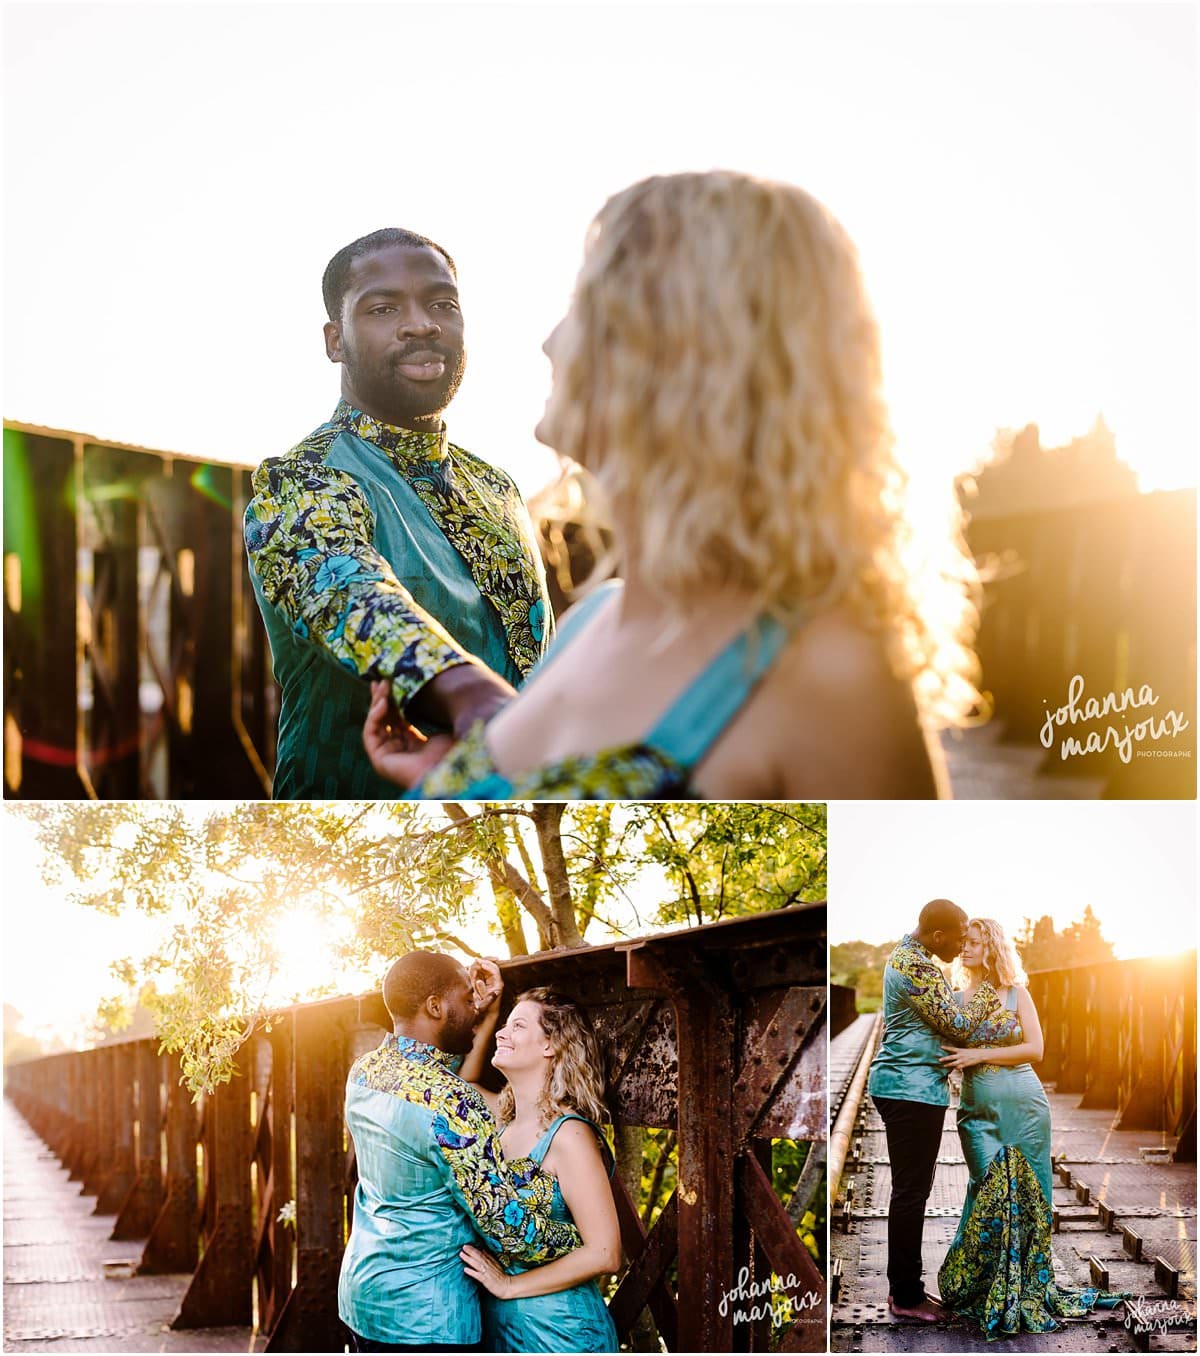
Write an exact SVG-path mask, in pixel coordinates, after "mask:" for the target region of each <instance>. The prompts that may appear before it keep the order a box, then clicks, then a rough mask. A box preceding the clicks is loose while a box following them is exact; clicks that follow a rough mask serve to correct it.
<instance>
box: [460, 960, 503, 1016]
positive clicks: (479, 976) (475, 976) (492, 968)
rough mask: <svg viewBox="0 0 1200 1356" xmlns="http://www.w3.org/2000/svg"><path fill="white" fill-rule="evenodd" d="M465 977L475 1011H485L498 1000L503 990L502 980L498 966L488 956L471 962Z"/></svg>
mask: <svg viewBox="0 0 1200 1356" xmlns="http://www.w3.org/2000/svg"><path fill="white" fill-rule="evenodd" d="M467 979H468V980H469V981H470V984H471V991H472V994H473V996H474V1001H475V1011H476V1012H480V1013H485V1012H489V1011H491V1009H492V1008H493V1007H494V1006H495V1005H496V1004H497V1003H499V1001H500V995H501V994H502V993H503V992H504V980H503V978H502V977H501V975H500V966H499V965H498V964H497V962H496V961H494V960H492V958H491V957H490V956H483V957H481V958H480V959H479V960H474V961H472V962H471V968H470V969H469V970H468V971H467Z"/></svg>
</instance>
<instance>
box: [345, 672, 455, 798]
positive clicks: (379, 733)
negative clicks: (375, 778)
mask: <svg viewBox="0 0 1200 1356" xmlns="http://www.w3.org/2000/svg"><path fill="white" fill-rule="evenodd" d="M453 746H454V740H453V739H452V738H451V737H450V736H449V735H433V736H432V737H431V738H429V739H426V738H425V736H424V735H423V734H422V733H421V732H420V730H416V729H414V728H413V727H412V726H411V725H409V724H408V723H407V722H406V721H405V720H404V718H403V717H402V716H401V715H400V714H399V712H398V711H397V710H396V707H395V704H394V703H393V702H392V698H391V687H390V684H388V683H387V682H379V683H372V684H371V709H370V710H369V711H368V712H367V719H366V723H365V724H364V725H363V748H364V749H366V751H367V757H368V758H369V759H370V760H371V766H372V767H373V768H374V769H375V771H376V772H378V773H379V775H380V776H381V777H386V778H387V780H388V781H390V782H395V783H396V785H397V786H403V787H404V788H405V789H407V788H408V787H410V786H416V785H417V783H418V782H419V781H420V780H421V778H422V777H424V776H425V774H426V773H427V772H428V771H429V769H430V768H431V767H434V766H435V765H436V764H438V763H440V762H441V761H442V759H443V758H444V757H445V756H446V754H447V752H448V751H449V750H450V749H451V748H452V747H453Z"/></svg>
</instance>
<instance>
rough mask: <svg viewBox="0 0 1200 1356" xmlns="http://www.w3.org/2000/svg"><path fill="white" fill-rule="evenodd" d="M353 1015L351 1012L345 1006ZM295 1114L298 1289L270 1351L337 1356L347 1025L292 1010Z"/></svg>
mask: <svg viewBox="0 0 1200 1356" xmlns="http://www.w3.org/2000/svg"><path fill="white" fill-rule="evenodd" d="M341 1007H342V1011H343V1012H346V1011H347V1005H346V1004H345V1003H343V1004H342V1005H341ZM292 1017H293V1028H292V1039H293V1070H294V1072H293V1079H294V1087H295V1094H294V1095H295V1107H296V1285H295V1288H294V1289H293V1290H292V1292H291V1294H290V1295H289V1296H288V1298H287V1302H286V1304H285V1305H284V1307H283V1311H282V1312H281V1314H280V1316H279V1321H278V1322H277V1323H276V1325H275V1329H274V1331H273V1332H272V1334H271V1340H270V1343H269V1345H268V1350H270V1351H313V1350H317V1351H333V1350H340V1349H341V1346H342V1343H343V1342H344V1340H345V1339H344V1335H343V1329H342V1327H341V1322H340V1320H339V1318H338V1313H337V1286H338V1275H339V1272H340V1270H341V1264H342V1252H343V1251H344V1249H345V1243H346V1239H345V1227H346V1226H345V1218H346V1205H345V1202H346V1195H345V1192H346V1185H345V1131H344V1128H343V1110H344V1102H345V1091H346V1074H347V1072H348V1068H349V1064H348V1061H347V1059H346V1054H347V1051H346V1039H345V1025H344V1021H333V1022H331V1021H329V1020H327V1019H326V1018H325V1015H324V1014H322V1013H320V1012H318V1011H313V1010H312V1009H310V1008H307V1007H299V1008H293V1009H292Z"/></svg>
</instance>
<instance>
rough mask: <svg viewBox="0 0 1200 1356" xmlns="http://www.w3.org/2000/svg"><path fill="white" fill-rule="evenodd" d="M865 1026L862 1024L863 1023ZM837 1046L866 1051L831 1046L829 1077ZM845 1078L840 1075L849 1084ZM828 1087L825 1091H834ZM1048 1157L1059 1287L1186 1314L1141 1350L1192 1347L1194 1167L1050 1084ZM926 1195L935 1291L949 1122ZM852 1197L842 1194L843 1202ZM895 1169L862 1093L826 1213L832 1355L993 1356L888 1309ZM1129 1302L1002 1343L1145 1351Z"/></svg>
mask: <svg viewBox="0 0 1200 1356" xmlns="http://www.w3.org/2000/svg"><path fill="white" fill-rule="evenodd" d="M860 1021H861V1019H860ZM843 1038H845V1039H847V1040H849V1041H856V1042H857V1043H858V1044H859V1046H860V1047H861V1044H862V1042H861V1034H860V1033H856V1032H855V1030H854V1028H853V1027H851V1028H848V1030H847V1031H846V1032H845V1033H843V1034H842V1036H839V1037H837V1038H835V1039H834V1040H833V1041H832V1042H831V1049H830V1069H831V1073H832V1071H833V1070H834V1069H837V1068H839V1066H840V1065H842V1064H845V1063H846V1062H847V1061H846V1060H845V1059H843V1058H841V1057H840V1056H839V1053H838V1051H837V1049H836V1048H835V1047H836V1046H837V1044H838V1042H839V1041H840V1040H842V1039H843ZM847 1081H848V1080H847ZM831 1091H832V1090H831ZM1047 1092H1048V1093H1049V1097H1050V1114H1051V1123H1052V1127H1053V1129H1052V1143H1051V1151H1052V1153H1053V1155H1054V1160H1055V1168H1056V1175H1055V1186H1054V1213H1055V1220H1056V1227H1057V1232H1056V1234H1055V1237H1054V1256H1055V1267H1056V1272H1057V1276H1058V1279H1059V1282H1060V1284H1063V1285H1066V1286H1070V1287H1073V1288H1076V1287H1077V1288H1082V1287H1085V1286H1087V1285H1089V1284H1101V1285H1105V1286H1106V1288H1108V1289H1111V1290H1122V1291H1130V1292H1132V1293H1133V1294H1134V1295H1135V1296H1138V1297H1143V1298H1144V1299H1145V1300H1146V1301H1148V1302H1149V1303H1157V1304H1163V1303H1165V1302H1166V1301H1168V1300H1171V1301H1173V1304H1172V1305H1171V1306H1169V1307H1170V1308H1171V1309H1172V1310H1173V1311H1174V1312H1175V1313H1177V1314H1178V1313H1180V1312H1182V1311H1186V1310H1189V1309H1190V1312H1191V1315H1192V1323H1191V1328H1190V1331H1175V1332H1168V1333H1165V1334H1161V1333H1155V1334H1153V1335H1152V1336H1151V1337H1150V1339H1149V1343H1150V1346H1149V1349H1152V1350H1155V1351H1195V1350H1196V1330H1195V1303H1196V1165H1195V1164H1194V1163H1174V1162H1171V1161H1169V1157H1170V1153H1171V1151H1172V1150H1173V1148H1174V1144H1175V1141H1174V1139H1173V1137H1171V1136H1169V1135H1164V1134H1162V1133H1161V1132H1159V1131H1146V1130H1143V1131H1136V1130H1132V1131H1131V1130H1116V1129H1115V1128H1114V1122H1115V1120H1116V1116H1115V1114H1114V1112H1113V1111H1112V1110H1111V1109H1102V1110H1088V1109H1084V1108H1081V1107H1080V1106H1079V1105H1078V1103H1079V1096H1078V1094H1075V1093H1071V1094H1059V1093H1055V1092H1054V1090H1053V1087H1052V1086H1048V1087H1047ZM945 1127H946V1128H945V1131H944V1133H943V1137H942V1145H941V1149H940V1152H939V1156H938V1168H937V1175H936V1177H935V1179H934V1187H933V1192H932V1194H931V1196H930V1198H929V1201H928V1203H927V1205H926V1214H925V1219H926V1224H925V1235H924V1249H923V1260H924V1270H925V1278H926V1284H928V1285H929V1286H930V1288H931V1289H933V1290H934V1291H935V1293H936V1289H937V1271H938V1266H939V1264H940V1263H941V1260H942V1258H943V1256H944V1255H945V1252H946V1249H947V1248H948V1247H949V1245H950V1242H951V1241H952V1239H953V1237H954V1233H955V1230H956V1229H957V1226H958V1219H959V1214H960V1211H961V1207H962V1201H963V1197H964V1193H965V1191H966V1186H967V1168H966V1163H965V1162H964V1160H963V1156H962V1150H961V1148H960V1146H959V1142H958V1135H957V1133H956V1131H955V1125H954V1113H953V1108H952V1109H951V1110H950V1111H948V1112H947V1114H946V1122H945ZM847 1193H848V1199H847ZM890 1196H891V1170H890V1168H889V1166H888V1161H887V1145H886V1141H885V1137H884V1130H883V1123H882V1121H881V1120H880V1119H879V1115H878V1113H877V1112H876V1110H875V1108H874V1106H873V1105H872V1104H871V1102H870V1099H869V1098H866V1097H864V1099H863V1102H862V1104H861V1107H860V1110H859V1116H858V1120H857V1123H856V1126H855V1131H854V1141H853V1146H852V1150H851V1156H850V1158H849V1159H848V1160H847V1163H846V1167H845V1171H844V1173H843V1175H842V1186H841V1191H840V1193H839V1200H838V1202H837V1203H836V1205H835V1208H834V1210H833V1211H832V1212H831V1233H830V1260H831V1271H832V1274H833V1281H832V1284H833V1286H834V1292H833V1294H832V1295H831V1297H830V1298H831V1323H830V1334H831V1347H832V1350H834V1351H950V1352H970V1351H983V1350H992V1351H995V1350H996V1345H995V1343H988V1342H986V1341H985V1340H984V1339H983V1337H982V1335H981V1334H974V1333H972V1332H971V1331H970V1330H969V1329H967V1328H966V1327H965V1326H964V1325H961V1324H944V1325H943V1324H939V1325H935V1326H931V1327H922V1326H912V1325H908V1324H903V1325H902V1324H897V1323H896V1322H895V1321H894V1320H893V1319H892V1318H891V1316H890V1314H889V1313H888V1310H887V1293H888V1292H887V1274H886V1271H887V1208H888V1201H889V1199H890ZM1126 1317H1127V1311H1126V1309H1125V1307H1124V1306H1120V1307H1118V1308H1117V1309H1115V1310H1110V1311H1107V1312H1099V1313H1097V1314H1096V1315H1095V1316H1093V1317H1090V1318H1087V1319H1080V1320H1076V1321H1073V1322H1069V1323H1067V1324H1065V1325H1064V1326H1063V1327H1062V1328H1061V1329H1060V1330H1059V1331H1058V1332H1055V1333H1049V1334H1038V1335H1033V1334H1023V1335H1022V1336H1020V1337H1016V1338H1009V1339H1006V1340H1005V1343H1004V1346H1005V1350H1012V1351H1040V1352H1052V1351H1092V1352H1095V1351H1110V1352H1117V1351H1132V1350H1138V1349H1140V1350H1146V1349H1148V1348H1147V1346H1146V1342H1145V1338H1144V1337H1143V1338H1141V1339H1137V1340H1135V1337H1134V1335H1133V1332H1132V1330H1131V1328H1130V1327H1127V1326H1126Z"/></svg>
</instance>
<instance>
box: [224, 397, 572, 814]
mask: <svg viewBox="0 0 1200 1356" xmlns="http://www.w3.org/2000/svg"><path fill="white" fill-rule="evenodd" d="M253 487H254V497H253V499H252V500H251V501H250V504H249V506H248V507H247V509H246V520H245V537H246V549H247V553H248V556H249V561H250V575H251V579H252V581H253V584H254V589H255V593H256V594H257V597H258V603H259V607H260V609H261V611H262V614H263V620H264V622H265V624H266V628H267V634H268V636H269V638H270V642H271V653H272V657H273V659H274V664H275V676H276V678H277V679H278V680H279V684H280V687H281V688H282V694H283V695H282V708H281V710H280V716H279V741H278V755H277V767H276V776H275V787H274V793H275V795H276V796H277V797H279V798H308V797H314V798H332V797H340V798H359V799H362V798H371V799H374V798H380V799H388V798H391V797H394V796H396V795H398V794H399V788H397V787H396V786H395V785H393V784H392V783H391V782H387V781H385V780H384V779H383V778H381V777H378V776H377V775H376V774H375V772H374V771H373V770H372V769H371V766H370V764H369V763H368V761H367V758H366V755H365V753H364V752H363V748H362V724H363V721H364V720H365V719H366V714H367V709H368V707H369V706H370V687H369V684H368V680H370V679H376V678H388V679H390V680H391V684H392V693H393V695H394V697H395V699H396V703H397V705H398V706H399V707H400V709H401V710H403V709H404V707H405V705H406V704H407V702H408V701H409V700H411V698H412V697H413V696H414V695H415V694H416V693H417V692H418V691H420V689H421V688H422V687H424V686H425V684H426V683H428V682H429V681H430V679H432V678H435V677H436V676H437V675H438V674H439V673H443V672H445V670H446V669H449V668H453V667H454V666H455V665H457V664H462V663H466V662H468V661H471V660H477V661H479V662H481V663H483V664H486V665H487V666H488V667H489V668H491V669H493V670H494V671H495V672H497V673H499V674H501V675H502V676H503V677H504V678H506V679H507V680H508V681H509V682H510V683H512V684H513V685H514V686H517V685H519V684H520V683H521V682H522V681H523V680H524V678H525V677H526V676H527V675H528V673H529V671H530V670H531V669H532V668H533V666H534V664H536V663H537V661H538V660H539V659H540V658H541V655H542V652H543V649H544V648H545V645H546V643H547V641H548V640H549V638H550V634H551V632H552V623H551V618H550V608H549V599H548V596H547V593H546V582H545V574H544V571H543V568H542V564H541V559H540V557H539V555H538V552H537V548H536V546H535V544H534V536H533V527H532V524H531V523H530V521H529V514H528V512H527V510H526V508H525V505H524V503H523V502H522V500H521V496H520V492H519V491H518V490H517V487H516V486H515V485H514V484H513V482H512V480H511V479H510V478H509V477H508V476H507V475H506V474H505V473H504V472H503V471H500V470H498V469H497V468H496V467H494V466H489V465H488V464H487V462H484V461H481V460H480V459H479V458H478V457H474V456H472V455H471V454H470V453H469V452H466V451H464V450H463V449H462V448H460V447H456V446H455V445H454V444H453V443H451V442H449V441H448V440H447V438H446V433H445V429H444V428H443V429H442V430H441V431H440V432H439V433H416V432H412V431H410V430H408V429H400V428H395V427H393V426H392V425H390V424H382V423H380V422H379V421H378V420H376V419H373V418H371V416H370V415H367V414H364V413H363V412H362V411H361V410H355V409H352V408H351V407H350V406H349V405H348V404H347V403H346V402H345V401H341V402H339V404H338V407H337V409H336V410H335V411H334V414H333V417H332V419H330V421H329V422H328V423H326V424H322V425H321V427H320V428H318V429H317V430H316V431H315V432H314V433H312V434H310V435H309V436H308V437H307V438H306V439H304V441H303V442H302V443H300V444H299V445H298V446H296V447H294V448H293V449H292V450H291V451H290V452H289V453H288V454H287V456H285V457H272V458H268V459H267V460H266V461H264V462H263V463H262V465H261V466H259V467H258V468H257V470H256V471H255V472H254V477H253Z"/></svg>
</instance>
